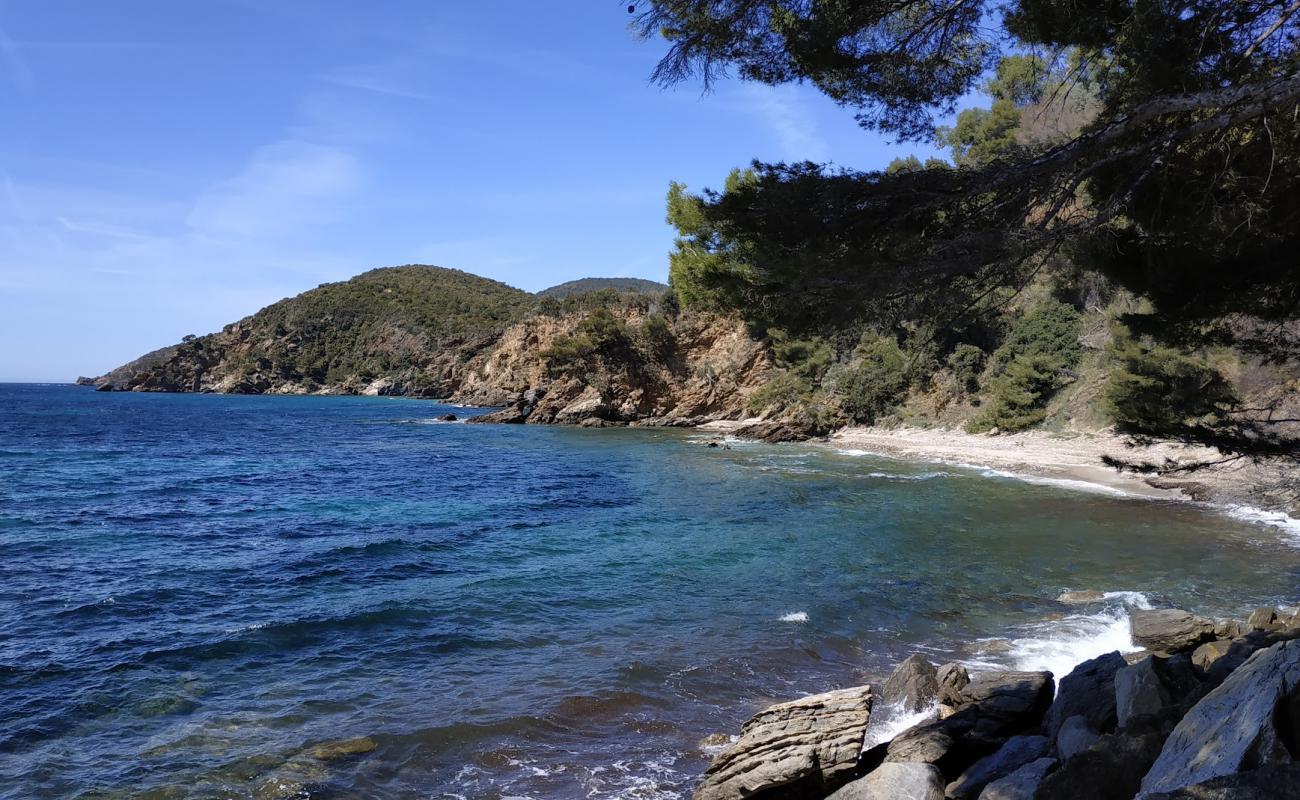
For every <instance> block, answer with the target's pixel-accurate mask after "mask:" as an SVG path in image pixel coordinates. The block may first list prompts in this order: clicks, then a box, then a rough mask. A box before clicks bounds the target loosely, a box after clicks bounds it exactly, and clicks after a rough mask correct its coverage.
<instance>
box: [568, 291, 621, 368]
mask: <svg viewBox="0 0 1300 800" xmlns="http://www.w3.org/2000/svg"><path fill="white" fill-rule="evenodd" d="M593 294H594V293H593ZM578 336H580V337H585V338H587V339H588V340H590V341H591V343H592V345H593V346H594V347H595V348H596V351H597V352H599V353H601V354H602V355H612V354H615V353H618V352H620V351H623V350H626V349H627V347H628V344H629V340H628V330H627V325H624V324H623V320H621V319H619V318H618V317H616V316H614V315H613V314H611V313H610V312H609V309H606V308H598V309H596V310H595V311H593V312H591V314H589V315H588V316H587V318H586V319H584V320H583V321H582V322H580V323H579V324H578Z"/></svg>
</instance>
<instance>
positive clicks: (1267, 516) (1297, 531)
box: [1223, 506, 1300, 536]
mask: <svg viewBox="0 0 1300 800" xmlns="http://www.w3.org/2000/svg"><path fill="white" fill-rule="evenodd" d="M1223 511H1224V513H1225V514H1227V515H1228V516H1230V517H1233V518H1235V519H1240V520H1244V521H1246V522H1255V523H1258V524H1260V525H1272V526H1273V527H1275V528H1281V529H1282V530H1284V531H1286V532H1287V533H1290V534H1293V535H1295V536H1300V519H1296V518H1295V517H1292V516H1290V515H1288V514H1284V513H1283V512H1281V511H1266V510H1264V509H1262V508H1255V507H1254V506H1224V507H1223Z"/></svg>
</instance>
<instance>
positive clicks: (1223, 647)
mask: <svg viewBox="0 0 1300 800" xmlns="http://www.w3.org/2000/svg"><path fill="white" fill-rule="evenodd" d="M1230 649H1232V642H1225V641H1223V640H1222V639H1216V640H1215V641H1213V642H1206V643H1205V644H1203V645H1201V646H1200V647H1198V648H1196V650H1194V651H1193V652H1192V663H1193V664H1195V665H1196V668H1197V669H1199V670H1200V671H1201V673H1202V674H1204V673H1206V672H1209V671H1210V667H1213V666H1214V662H1216V661H1218V660H1219V659H1221V658H1223V657H1224V656H1226V655H1227V654H1228V651H1229V650H1230Z"/></svg>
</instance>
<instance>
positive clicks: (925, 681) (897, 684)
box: [880, 656, 939, 712]
mask: <svg viewBox="0 0 1300 800" xmlns="http://www.w3.org/2000/svg"><path fill="white" fill-rule="evenodd" d="M938 674H939V673H938V670H936V669H935V668H934V665H933V664H931V663H930V662H929V661H926V660H925V658H924V657H923V656H911V657H909V658H907V659H906V660H904V661H903V663H901V664H899V665H898V667H897V669H895V670H894V673H893V674H892V675H890V676H889V680H887V681H885V684H884V686H882V687H881V688H880V694H881V696H882V697H883V698H884V700H885V702H888V703H897V704H899V705H900V706H901V707H902V708H904V709H906V710H907V711H911V712H917V711H922V710H924V709H925V708H927V707H929V706H930V704H932V703H934V702H935V701H936V700H937V699H938V698H939V679H938Z"/></svg>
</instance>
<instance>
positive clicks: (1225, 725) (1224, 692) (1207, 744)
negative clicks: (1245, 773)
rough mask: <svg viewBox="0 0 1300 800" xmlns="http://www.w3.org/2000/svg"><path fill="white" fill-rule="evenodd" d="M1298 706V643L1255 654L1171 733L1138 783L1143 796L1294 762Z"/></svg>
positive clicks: (1299, 658) (1299, 667)
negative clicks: (1257, 768) (1293, 749)
mask: <svg viewBox="0 0 1300 800" xmlns="http://www.w3.org/2000/svg"><path fill="white" fill-rule="evenodd" d="M1297 705H1300V642H1295V641H1287V642H1279V643H1278V644H1275V645H1273V646H1272V647H1270V648H1268V649H1267V650H1261V651H1259V652H1256V653H1255V654H1254V655H1252V656H1251V657H1250V658H1249V659H1247V660H1246V662H1245V663H1244V664H1242V665H1241V666H1240V667H1238V668H1237V670H1236V671H1235V672H1233V673H1232V674H1231V675H1229V676H1228V677H1227V679H1226V680H1224V682H1223V683H1222V684H1221V685H1220V686H1219V687H1218V688H1216V689H1215V690H1214V691H1212V692H1210V693H1209V694H1207V695H1206V696H1205V697H1204V698H1203V699H1202V700H1201V701H1200V702H1199V703H1197V704H1196V705H1195V706H1194V707H1193V708H1192V709H1191V710H1190V711H1188V712H1187V714H1186V716H1184V717H1183V719H1182V721H1181V722H1179V723H1178V726H1177V727H1175V728H1174V731H1173V733H1172V734H1171V735H1170V736H1169V739H1168V741H1166V742H1165V744H1164V747H1163V749H1161V751H1160V756H1159V758H1158V759H1156V762H1155V763H1154V764H1153V765H1152V767H1151V770H1150V772H1149V773H1148V774H1147V775H1146V777H1145V778H1144V779H1143V780H1142V796H1147V795H1152V794H1158V793H1161V792H1172V791H1175V790H1178V789H1182V788H1184V787H1188V786H1192V785H1194V784H1198V783H1204V782H1206V781H1209V780H1212V779H1214V778H1217V777H1220V776H1223V775H1229V774H1232V773H1234V772H1238V771H1241V770H1248V769H1252V768H1255V767H1259V766H1263V765H1266V764H1273V763H1289V762H1291V761H1293V756H1292V753H1291V750H1290V749H1289V747H1290V748H1296V747H1297V746H1300V742H1298V741H1296V739H1297V733H1298V731H1297V730H1296V718H1297V714H1296V712H1297V711H1300V708H1297ZM1279 726H1282V728H1283V729H1279Z"/></svg>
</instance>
